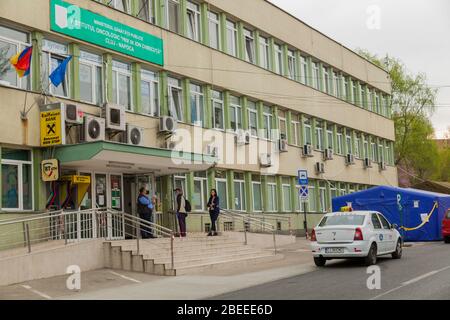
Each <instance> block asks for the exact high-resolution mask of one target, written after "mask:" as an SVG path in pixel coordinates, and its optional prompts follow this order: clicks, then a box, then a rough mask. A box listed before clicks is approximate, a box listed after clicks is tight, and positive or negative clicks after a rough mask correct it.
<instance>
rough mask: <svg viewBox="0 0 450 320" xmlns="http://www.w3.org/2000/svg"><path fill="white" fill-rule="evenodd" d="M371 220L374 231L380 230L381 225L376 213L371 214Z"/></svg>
mask: <svg viewBox="0 0 450 320" xmlns="http://www.w3.org/2000/svg"><path fill="white" fill-rule="evenodd" d="M371 220H372V224H373V228H374V229H381V223H380V220H379V219H378V215H377V214H376V213H372V215H371Z"/></svg>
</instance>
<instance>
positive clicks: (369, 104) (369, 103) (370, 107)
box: [367, 89, 373, 111]
mask: <svg viewBox="0 0 450 320" xmlns="http://www.w3.org/2000/svg"><path fill="white" fill-rule="evenodd" d="M367 109H368V110H370V111H373V96H372V91H371V90H370V89H367Z"/></svg>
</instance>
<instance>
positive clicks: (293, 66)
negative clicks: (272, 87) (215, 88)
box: [288, 50, 297, 80]
mask: <svg viewBox="0 0 450 320" xmlns="http://www.w3.org/2000/svg"><path fill="white" fill-rule="evenodd" d="M288 72H289V74H288V77H289V78H290V79H292V80H297V58H296V57H295V52H294V51H293V50H288Z"/></svg>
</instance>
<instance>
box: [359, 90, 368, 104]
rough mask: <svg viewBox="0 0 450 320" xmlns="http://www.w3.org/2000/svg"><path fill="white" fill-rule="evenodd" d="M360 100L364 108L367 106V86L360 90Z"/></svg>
mask: <svg viewBox="0 0 450 320" xmlns="http://www.w3.org/2000/svg"><path fill="white" fill-rule="evenodd" d="M359 97H360V98H359V99H360V100H359V101H360V105H361V106H362V107H364V108H367V100H366V97H367V92H366V86H361V90H360V91H359Z"/></svg>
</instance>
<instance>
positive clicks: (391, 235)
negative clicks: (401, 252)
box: [378, 213, 397, 252]
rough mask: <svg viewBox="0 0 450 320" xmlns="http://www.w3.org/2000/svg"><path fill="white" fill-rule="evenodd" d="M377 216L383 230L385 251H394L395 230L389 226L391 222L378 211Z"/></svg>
mask: <svg viewBox="0 0 450 320" xmlns="http://www.w3.org/2000/svg"><path fill="white" fill-rule="evenodd" d="M378 218H380V221H381V225H382V226H383V230H384V232H385V236H384V239H383V241H384V242H385V243H384V244H385V246H386V251H389V252H390V251H394V250H395V246H396V244H397V243H396V238H395V230H394V229H393V228H392V227H391V224H390V223H389V221H388V220H387V219H386V217H385V216H383V215H382V214H381V213H378Z"/></svg>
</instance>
